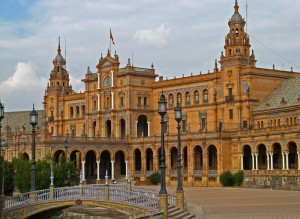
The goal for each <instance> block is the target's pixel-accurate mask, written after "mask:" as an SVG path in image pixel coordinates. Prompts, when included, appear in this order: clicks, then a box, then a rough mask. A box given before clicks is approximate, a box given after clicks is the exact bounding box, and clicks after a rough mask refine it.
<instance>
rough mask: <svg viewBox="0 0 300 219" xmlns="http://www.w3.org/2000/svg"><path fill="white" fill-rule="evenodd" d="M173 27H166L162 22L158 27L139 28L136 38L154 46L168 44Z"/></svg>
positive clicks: (140, 41)
mask: <svg viewBox="0 0 300 219" xmlns="http://www.w3.org/2000/svg"><path fill="white" fill-rule="evenodd" d="M170 32H171V28H166V27H165V25H164V24H161V25H160V26H159V27H158V28H156V29H147V30H137V31H136V33H135V34H134V39H135V40H137V41H138V42H139V43H142V44H148V45H153V46H164V45H166V44H167V42H168V41H167V38H168V36H169V35H170Z"/></svg>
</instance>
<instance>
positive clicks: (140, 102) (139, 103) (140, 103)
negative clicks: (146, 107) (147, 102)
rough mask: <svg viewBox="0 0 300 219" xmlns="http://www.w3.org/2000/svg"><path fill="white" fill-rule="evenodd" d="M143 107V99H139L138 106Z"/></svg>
mask: <svg viewBox="0 0 300 219" xmlns="http://www.w3.org/2000/svg"><path fill="white" fill-rule="evenodd" d="M141 105H142V98H141V97H138V106H141Z"/></svg>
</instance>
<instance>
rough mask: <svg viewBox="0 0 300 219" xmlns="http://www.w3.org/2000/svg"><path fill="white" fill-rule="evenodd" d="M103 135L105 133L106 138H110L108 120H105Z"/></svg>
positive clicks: (109, 123)
mask: <svg viewBox="0 0 300 219" xmlns="http://www.w3.org/2000/svg"><path fill="white" fill-rule="evenodd" d="M105 130H106V131H105V133H106V137H107V138H110V137H111V121H110V120H106V122H105Z"/></svg>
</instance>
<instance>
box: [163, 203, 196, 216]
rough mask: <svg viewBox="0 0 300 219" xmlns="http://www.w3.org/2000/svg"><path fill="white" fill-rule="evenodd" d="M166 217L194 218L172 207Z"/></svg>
mask: <svg viewBox="0 0 300 219" xmlns="http://www.w3.org/2000/svg"><path fill="white" fill-rule="evenodd" d="M168 217H169V218H171V219H192V218H195V215H192V214H190V213H189V212H188V211H183V210H181V209H179V208H176V207H174V206H172V207H169V208H168Z"/></svg>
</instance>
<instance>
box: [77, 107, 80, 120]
mask: <svg viewBox="0 0 300 219" xmlns="http://www.w3.org/2000/svg"><path fill="white" fill-rule="evenodd" d="M79 116H80V110H79V106H76V118H78V117H79Z"/></svg>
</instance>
